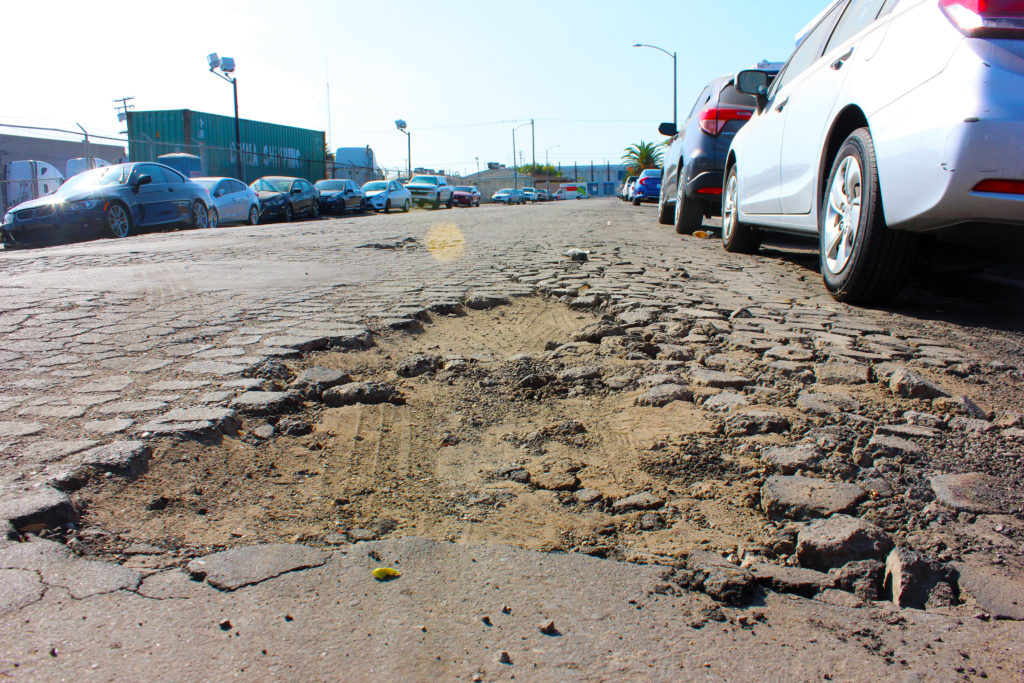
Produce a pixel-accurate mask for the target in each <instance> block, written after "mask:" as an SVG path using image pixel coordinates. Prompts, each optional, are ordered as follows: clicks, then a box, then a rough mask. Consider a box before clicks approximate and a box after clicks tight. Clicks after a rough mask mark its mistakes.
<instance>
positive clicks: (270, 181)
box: [250, 178, 292, 192]
mask: <svg viewBox="0 0 1024 683" xmlns="http://www.w3.org/2000/svg"><path fill="white" fill-rule="evenodd" d="M291 186H292V179H291V178H260V179H259V180H256V181H255V182H253V184H252V185H250V187H251V188H252V189H254V190H256V191H257V192H287V191H288V189H289V188H290V187H291Z"/></svg>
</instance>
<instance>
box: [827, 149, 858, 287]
mask: <svg viewBox="0 0 1024 683" xmlns="http://www.w3.org/2000/svg"><path fill="white" fill-rule="evenodd" d="M860 213H861V168H860V162H858V161H857V159H856V158H855V157H853V156H848V157H846V158H845V159H843V160H842V161H841V162H840V164H839V168H838V170H837V171H836V174H835V177H834V178H833V179H832V187H831V188H829V192H828V204H827V206H826V208H825V224H824V226H823V227H824V232H825V234H824V245H825V266H826V267H827V268H828V270H829V272H831V273H840V272H842V270H843V269H844V268H846V265H847V264H848V263H849V262H850V257H851V256H852V254H853V245H854V244H855V243H856V241H857V233H858V231H859V230H860Z"/></svg>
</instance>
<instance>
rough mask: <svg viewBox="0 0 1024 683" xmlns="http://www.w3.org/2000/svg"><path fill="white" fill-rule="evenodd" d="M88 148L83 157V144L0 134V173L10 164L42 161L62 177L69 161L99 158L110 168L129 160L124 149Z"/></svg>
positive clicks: (117, 147) (101, 145)
mask: <svg viewBox="0 0 1024 683" xmlns="http://www.w3.org/2000/svg"><path fill="white" fill-rule="evenodd" d="M88 147H89V153H88V154H86V145H85V143H84V142H72V141H69V140H48V139H46V138H30V137H23V136H21V135H6V134H0V173H2V172H3V169H4V168H5V167H6V166H7V164H8V163H10V162H12V161H23V160H32V161H45V162H46V163H48V164H53V165H54V166H56V167H57V170H58V171H60V172H61V173H62V174H63V173H66V171H67V167H68V159H76V158H81V157H86V156H90V157H99V158H100V159H103V160H104V161H109V162H110V163H112V164H119V163H122V162H124V161H127V160H128V153H127V152H126V151H125V148H124V147H123V146H118V145H111V144H96V143H93V142H90V143H89V146H88Z"/></svg>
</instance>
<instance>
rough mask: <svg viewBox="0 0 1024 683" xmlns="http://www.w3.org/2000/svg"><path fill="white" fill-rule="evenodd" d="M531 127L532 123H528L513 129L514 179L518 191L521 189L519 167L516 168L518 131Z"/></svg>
mask: <svg viewBox="0 0 1024 683" xmlns="http://www.w3.org/2000/svg"><path fill="white" fill-rule="evenodd" d="M529 125H532V124H531V122H530V121H527V122H526V123H524V124H522V125H521V126H516V127H515V128H513V129H512V177H513V179H514V181H515V185H514V187H515V189H517V190H518V189H519V167H518V166H516V131H517V130H519V129H520V128H526V127H527V126H529Z"/></svg>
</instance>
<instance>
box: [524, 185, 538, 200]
mask: <svg viewBox="0 0 1024 683" xmlns="http://www.w3.org/2000/svg"><path fill="white" fill-rule="evenodd" d="M521 191H522V193H523V199H525V200H526V201H528V202H535V201H537V189H536V188H534V187H524V188H523V189H522V190H521Z"/></svg>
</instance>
